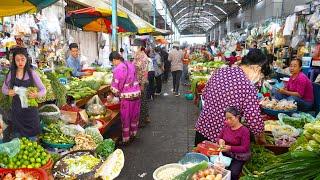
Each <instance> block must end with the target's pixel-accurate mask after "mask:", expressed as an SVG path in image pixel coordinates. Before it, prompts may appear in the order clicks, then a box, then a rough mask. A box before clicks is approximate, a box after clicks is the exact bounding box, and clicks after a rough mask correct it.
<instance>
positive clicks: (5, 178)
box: [0, 170, 42, 180]
mask: <svg viewBox="0 0 320 180" xmlns="http://www.w3.org/2000/svg"><path fill="white" fill-rule="evenodd" d="M41 178H42V177H40V176H39V175H37V174H36V173H33V172H24V171H23V170H15V171H14V172H13V173H7V174H0V179H2V180H23V179H29V180H31V179H32V180H40V179H41Z"/></svg>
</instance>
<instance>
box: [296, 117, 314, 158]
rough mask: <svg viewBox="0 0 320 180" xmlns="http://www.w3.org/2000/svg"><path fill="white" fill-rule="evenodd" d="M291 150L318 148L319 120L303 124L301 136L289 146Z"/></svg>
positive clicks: (312, 149)
mask: <svg viewBox="0 0 320 180" xmlns="http://www.w3.org/2000/svg"><path fill="white" fill-rule="evenodd" d="M291 149H292V150H299V151H303V150H307V151H316V152H319V150H320V121H315V122H313V123H308V124H306V125H305V126H304V131H303V136H302V137H301V138H299V139H298V141H297V143H295V144H294V145H293V147H291Z"/></svg>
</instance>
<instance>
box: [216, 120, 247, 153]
mask: <svg viewBox="0 0 320 180" xmlns="http://www.w3.org/2000/svg"><path fill="white" fill-rule="evenodd" d="M220 139H223V140H224V141H225V143H226V145H229V146H231V150H230V152H233V153H246V152H249V151H250V132H249V129H248V128H247V127H245V126H241V127H240V128H239V129H236V130H232V129H231V127H230V126H228V125H225V126H224V127H223V129H222V131H221V133H220V135H219V136H218V138H217V142H219V140H220Z"/></svg>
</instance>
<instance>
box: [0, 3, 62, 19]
mask: <svg viewBox="0 0 320 180" xmlns="http://www.w3.org/2000/svg"><path fill="white" fill-rule="evenodd" d="M57 1H58V0H1V3H0V4H1V5H0V17H4V16H13V15H16V14H23V13H35V12H37V11H39V10H41V9H43V8H46V7H48V6H50V5H52V4H53V3H55V2H57Z"/></svg>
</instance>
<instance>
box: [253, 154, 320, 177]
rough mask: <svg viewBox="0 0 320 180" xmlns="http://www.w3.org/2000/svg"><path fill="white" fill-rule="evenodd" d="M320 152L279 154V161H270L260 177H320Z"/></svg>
mask: <svg viewBox="0 0 320 180" xmlns="http://www.w3.org/2000/svg"><path fill="white" fill-rule="evenodd" d="M319 158H320V154H319V152H310V151H301V152H299V151H296V152H288V153H286V154H283V155H280V156H279V159H280V160H279V161H278V162H276V163H269V164H268V165H267V166H265V167H264V168H263V171H264V173H262V174H261V175H260V176H259V177H258V179H261V180H267V179H273V180H283V179H296V178H298V179H300V180H309V179H319V178H320V169H319V166H320V161H319Z"/></svg>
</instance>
